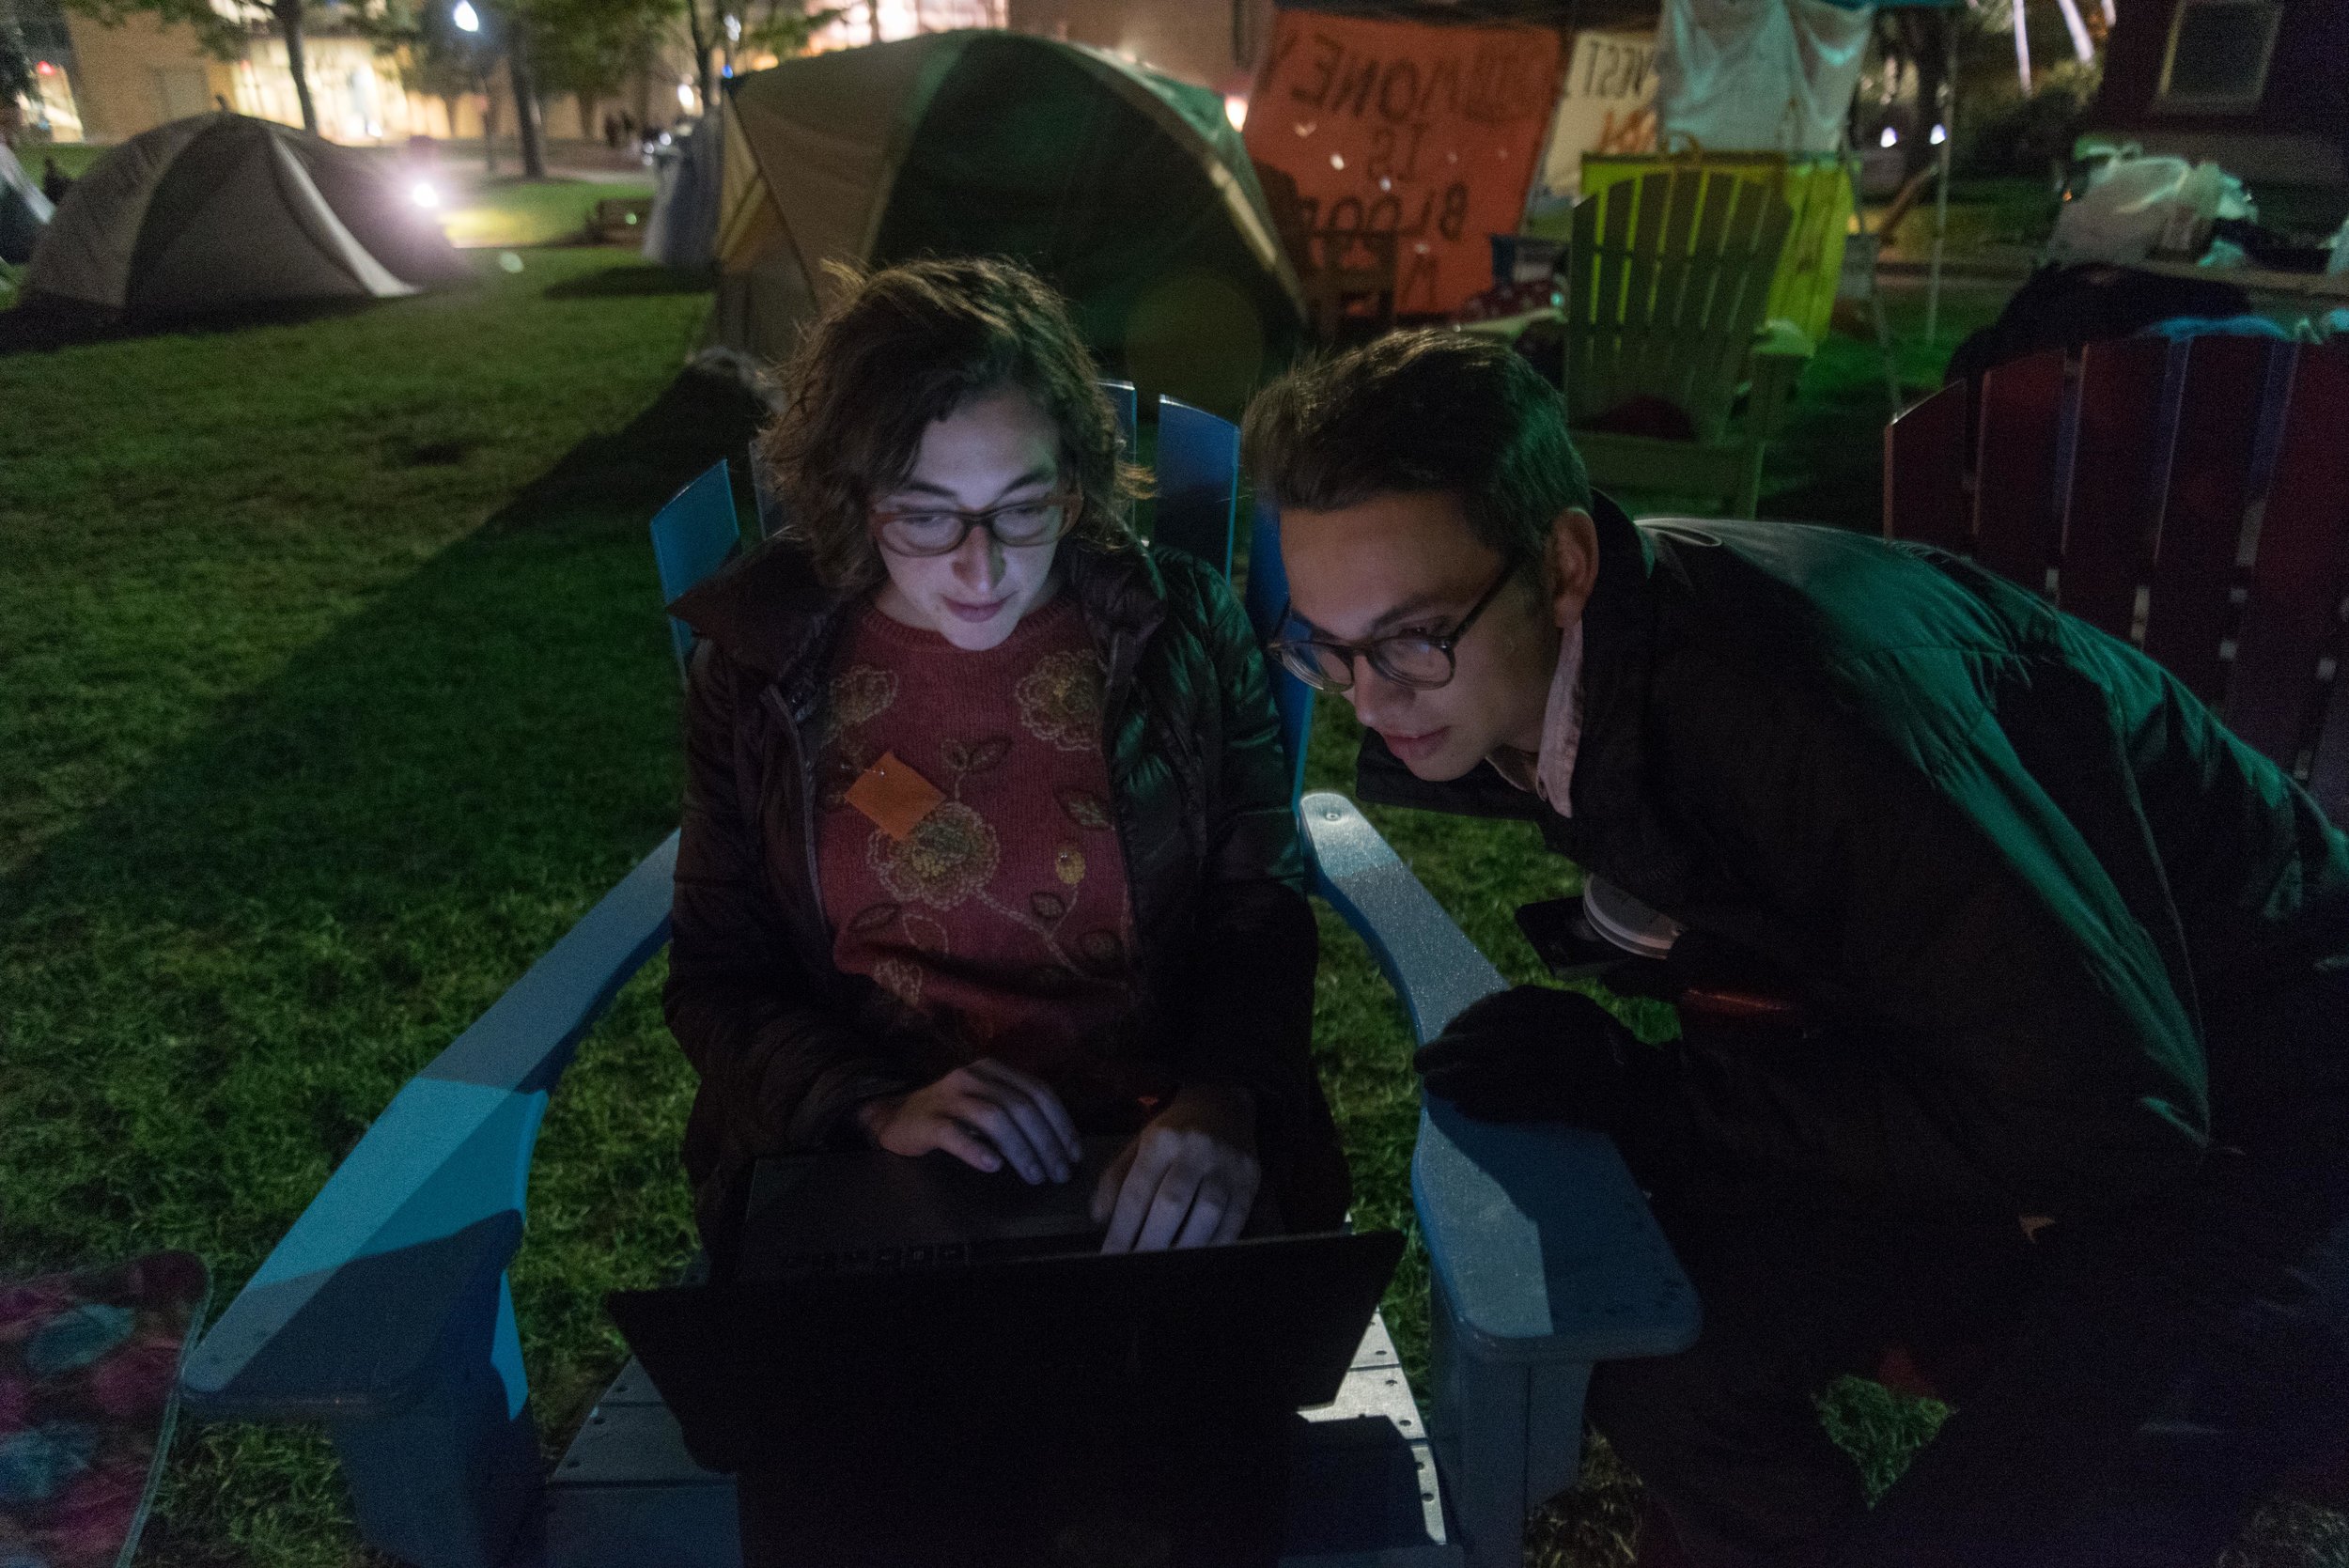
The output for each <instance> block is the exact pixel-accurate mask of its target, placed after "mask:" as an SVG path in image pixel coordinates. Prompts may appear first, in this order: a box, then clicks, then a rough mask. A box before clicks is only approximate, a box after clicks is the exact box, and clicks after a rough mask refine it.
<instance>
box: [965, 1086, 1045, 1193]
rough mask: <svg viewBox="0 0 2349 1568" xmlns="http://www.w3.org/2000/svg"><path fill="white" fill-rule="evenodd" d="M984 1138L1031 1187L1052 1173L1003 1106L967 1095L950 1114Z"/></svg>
mask: <svg viewBox="0 0 2349 1568" xmlns="http://www.w3.org/2000/svg"><path fill="white" fill-rule="evenodd" d="M950 1113H951V1114H952V1115H953V1116H954V1118H955V1119H956V1120H957V1121H959V1122H962V1123H964V1124H966V1125H968V1126H972V1127H973V1128H975V1129H977V1130H978V1131H979V1132H980V1133H981V1134H982V1135H984V1136H985V1137H986V1139H987V1141H988V1142H990V1143H992V1144H994V1145H995V1147H996V1148H997V1149H998V1150H1000V1151H1001V1152H1002V1154H1003V1157H1004V1158H1005V1159H1006V1160H1009V1161H1010V1162H1011V1168H1012V1169H1013V1170H1015V1171H1017V1172H1019V1176H1020V1179H1021V1180H1022V1181H1025V1182H1029V1183H1031V1184H1033V1183H1035V1182H1040V1181H1042V1180H1043V1179H1044V1178H1045V1176H1046V1174H1047V1173H1048V1172H1049V1169H1050V1168H1049V1167H1048V1165H1047V1164H1046V1162H1045V1159H1044V1157H1043V1156H1042V1155H1039V1154H1037V1153H1036V1151H1035V1146H1034V1143H1033V1142H1031V1141H1030V1140H1029V1138H1028V1134H1027V1132H1026V1130H1025V1129H1023V1128H1022V1127H1021V1126H1020V1125H1019V1120H1018V1118H1016V1117H1015V1116H1013V1114H1012V1113H1011V1111H1010V1110H1009V1109H1008V1108H1006V1107H1005V1106H1003V1104H1002V1103H1001V1102H999V1101H997V1100H995V1099H993V1098H991V1097H989V1096H988V1095H987V1094H971V1093H966V1094H963V1095H961V1096H960V1097H959V1099H958V1100H957V1103H956V1105H955V1106H954V1107H953V1109H952V1110H951V1112H950Z"/></svg>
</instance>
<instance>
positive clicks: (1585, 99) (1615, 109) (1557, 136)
mask: <svg viewBox="0 0 2349 1568" xmlns="http://www.w3.org/2000/svg"><path fill="white" fill-rule="evenodd" d="M1655 149H1656V33H1655V31H1654V29H1652V28H1651V29H1647V30H1644V31H1641V32H1621V33H1617V32H1606V33H1599V32H1581V33H1577V34H1576V35H1575V36H1574V59H1573V62H1572V63H1571V64H1570V65H1569V66H1568V67H1567V68H1566V90H1565V92H1564V93H1563V95H1561V96H1560V98H1559V100H1558V120H1557V123H1556V124H1555V125H1554V126H1553V127H1551V129H1550V133H1549V151H1548V154H1547V156H1545V158H1544V159H1543V167H1542V186H1543V187H1544V192H1543V194H1548V195H1553V196H1564V197H1569V198H1570V197H1572V196H1573V195H1574V194H1577V193H1578V192H1579V190H1580V189H1581V184H1582V155H1583V154H1584V153H1586V152H1653V151H1654V150H1655ZM1537 199H1538V198H1537Z"/></svg>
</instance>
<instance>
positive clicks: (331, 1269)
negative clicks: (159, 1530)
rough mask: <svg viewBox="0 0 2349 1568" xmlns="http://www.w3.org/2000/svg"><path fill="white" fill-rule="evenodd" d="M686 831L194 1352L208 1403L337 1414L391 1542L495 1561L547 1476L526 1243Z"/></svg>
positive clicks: (348, 1465)
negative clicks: (563, 1119)
mask: <svg viewBox="0 0 2349 1568" xmlns="http://www.w3.org/2000/svg"><path fill="white" fill-rule="evenodd" d="M676 863H677V835H676V834H674V833H672V834H671V835H670V836H669V837H668V839H667V840H666V841H664V842H663V843H662V844H661V846H660V847H659V848H657V849H655V850H654V851H653V852H652V853H651V854H650V855H647V856H646V858H645V859H644V860H643V861H642V862H639V863H638V865H637V866H636V868H635V869H634V870H633V871H631V872H630V873H629V875H628V877H626V878H625V879H624V880H622V881H621V883H620V884H619V885H618V886H617V887H615V888H614V889H613V890H612V892H610V893H606V894H605V895H604V896H603V898H602V899H601V900H599V902H598V903H597V905H596V907H595V908H593V909H591V910H589V911H588V913H587V915H586V916H585V918H583V920H581V921H580V923H579V924H577V925H576V926H574V927H573V928H572V929H571V930H570V932H569V933H568V935H566V936H565V937H564V938H563V939H562V940H561V941H559V942H557V943H556V944H555V945H554V947H553V948H552V949H551V950H550V951H549V952H548V953H547V954H546V955H545V956H544V957H542V958H540V959H539V960H538V961H537V963H536V964H534V965H532V966H531V968H530V970H529V972H528V973H526V974H524V975H523V976H522V977H521V979H520V980H519V981H517V982H515V984H514V985H513V986H512V987H511V988H510V989H508V990H507V991H506V994H505V995H504V996H502V997H500V998H499V999H498V1000H497V1001H496V1002H494V1003H493V1004H491V1006H490V1010H489V1011H488V1012H486V1013H484V1014H483V1015H482V1016H481V1017H480V1018H479V1019H477V1020H476V1021H475V1022H474V1024H473V1026H472V1027H471V1028H469V1029H467V1030H466V1031H465V1032H464V1033H462V1034H460V1035H459V1036H458V1038H457V1040H456V1041H455V1042H454V1043H453V1044H452V1045H450V1047H449V1048H447V1049H446V1050H444V1051H443V1052H442V1053H441V1054H440V1055H439V1056H438V1057H436V1058H434V1059H433V1061H432V1063H431V1064H430V1065H428V1066H427V1067H426V1068H425V1069H424V1070H423V1071H422V1072H421V1073H419V1074H417V1075H416V1077H415V1078H414V1079H412V1080H411V1081H410V1082H409V1083H408V1084H407V1085H406V1086H405V1087H404V1088H402V1089H401V1090H400V1092H399V1093H398V1094H397V1095H396V1096H395V1097H394V1098H393V1100H392V1103H391V1104H390V1105H389V1106H388V1107H386V1108H385V1109H384V1111H383V1114H382V1115H381V1116H379V1117H378V1118H377V1119H376V1120H375V1123H374V1124H373V1126H370V1127H369V1128H368V1129H367V1132H366V1136H365V1137H364V1138H362V1139H361V1140H360V1141H359V1143H358V1146H357V1147H356V1148H354V1149H353V1150H351V1152H350V1157H348V1158H346V1159H345V1160H344V1161H343V1162H342V1164H341V1165H340V1166H339V1167H337V1168H336V1169H335V1171H334V1174H333V1175H332V1176H331V1177H329V1178H328V1180H327V1183H326V1186H325V1187H324V1188H322V1189H321V1190H320V1191H319V1195H318V1196H317V1197H316V1198H314V1199H312V1200H311V1202H310V1206H309V1207H308V1208H306V1209H304V1210H303V1213H302V1216H301V1218H300V1219H297V1220H295V1222H294V1225H293V1228H292V1229H291V1230H290V1231H288V1233H287V1234H286V1236H285V1238H284V1239H283V1240H281V1241H280V1242H279V1243H278V1244H277V1246H276V1248H275V1249H274V1250H272V1252H271V1253H270V1255H269V1257H268V1258H267V1259H266V1260H264V1261H263V1263H262V1265H261V1266H260V1269H259V1270H258V1272H257V1273H256V1274H255V1275H254V1276H253V1279H252V1281H250V1282H249V1283H247V1284H246V1286H245V1287H244V1289H243V1290H242V1291H241V1292H240V1293H239V1295H238V1296H237V1298H236V1300H235V1301H234V1302H232V1303H230V1305H229V1307H228V1310H227V1311H226V1312H224V1313H222V1314H221V1317H220V1320H219V1322H217V1323H216V1324H214V1325H213V1327H212V1328H211V1331H210V1333H208V1334H206V1335H205V1336H204V1337H203V1339H202V1341H201V1342H200V1343H198V1344H197V1345H196V1347H195V1349H194V1351H193V1352H192V1353H191V1354H190V1356H189V1358H188V1363H187V1367H186V1369H185V1371H184V1373H183V1374H182V1376H181V1387H182V1389H183V1391H184V1393H185V1395H186V1398H187V1401H188V1403H189V1405H190V1406H191V1407H192V1408H193V1409H194V1410H196V1411H197V1412H199V1413H200V1414H204V1415H207V1416H212V1417H223V1418H236V1419H247V1420H251V1419H268V1420H280V1421H287V1420H319V1421H325V1422H327V1423H328V1425H329V1426H330V1428H331V1429H332V1431H333V1433H334V1441H335V1446H336V1449H337V1450H338V1451H339V1452H340V1453H341V1455H342V1459H343V1464H344V1469H345V1472H346V1474H347V1476H348V1477H349V1479H350V1487H351V1503H352V1510H353V1513H354V1514H356V1516H357V1518H358V1522H359V1528H360V1532H361V1534H362V1535H363V1536H364V1537H365V1538H366V1541H367V1543H368V1544H369V1545H373V1546H376V1547H377V1548H379V1549H381V1550H383V1551H387V1552H390V1553H392V1554H393V1555H394V1556H396V1557H398V1558H401V1559H403V1560H407V1561H410V1562H413V1563H419V1564H424V1565H426V1568H490V1565H491V1564H494V1563H496V1562H498V1561H499V1560H502V1558H503V1557H504V1556H505V1555H506V1551H507V1549H508V1548H509V1547H510V1546H511V1545H513V1544H514V1542H515V1540H516V1538H517V1535H518V1532H519V1531H520V1530H521V1529H522V1527H523V1526H524V1525H525V1524H526V1523H528V1522H529V1521H531V1520H532V1519H535V1517H536V1515H537V1509H536V1507H535V1503H536V1500H537V1496H538V1487H539V1483H540V1480H541V1473H540V1472H541V1462H540V1458H539V1454H538V1447H537V1434H536V1431H535V1427H534V1423H533V1421H532V1420H531V1416H530V1412H529V1408H528V1405H527V1393H528V1389H527V1385H526V1383H525V1381H524V1379H523V1375H522V1365H521V1341H520V1339H519V1338H518V1336H517V1334H516V1331H515V1324H514V1305H513V1298H512V1295H511V1293H510V1291H509V1290H508V1288H507V1285H506V1263H507V1262H508V1261H509V1260H510V1259H511V1258H512V1257H513V1255H514V1251H515V1250H516V1249H517V1248H518V1247H519V1246H520V1245H521V1232H522V1215H523V1209H524V1205H525V1203H526V1199H527V1188H528V1182H529V1175H530V1155H531V1149H532V1147H533V1145H534V1144H535V1143H536V1142H537V1135H538V1124H539V1121H540V1118H541V1117H542V1116H543V1115H544V1114H545V1111H546V1104H547V1097H548V1095H549V1094H551V1093H552V1090H553V1088H554V1084H555V1080H556V1079H559V1078H560V1077H561V1076H562V1073H563V1069H564V1068H565V1067H566V1066H568V1064H569V1063H570V1059H571V1056H572V1054H573V1052H574V1051H575V1050H576V1048H577V1047H578V1044H579V1041H580V1040H581V1039H582V1037H583V1036H584V1035H585V1034H586V1032H587V1031H588V1030H589V1029H590V1028H591V1027H593V1025H594V1023H595V1020H596V1018H597V1017H598V1016H599V1014H601V1013H602V1011H603V1010H604V1008H605V1007H606V1006H608V1005H609V1004H610V1002H611V1001H612V998H613V997H614V994H615V993H617V992H618V990H619V988H620V986H623V985H624V984H626V983H627V981H628V979H629V977H630V975H632V974H634V973H635V972H636V970H639V969H640V968H642V967H643V965H644V963H645V961H646V959H648V958H649V957H651V956H652V955H653V954H655V953H657V952H659V951H660V949H661V945H662V944H663V943H664V942H666V941H667V940H668V934H669V901H670V892H671V882H672V879H673V876H674V872H675V867H676Z"/></svg>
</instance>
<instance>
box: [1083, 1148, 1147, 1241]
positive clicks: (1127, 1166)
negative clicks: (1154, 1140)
mask: <svg viewBox="0 0 2349 1568" xmlns="http://www.w3.org/2000/svg"><path fill="white" fill-rule="evenodd" d="M1140 1147H1141V1141H1140V1140H1138V1139H1136V1140H1129V1141H1128V1142H1127V1144H1126V1146H1125V1147H1124V1148H1122V1149H1120V1150H1118V1151H1117V1157H1116V1158H1115V1159H1113V1160H1111V1161H1110V1168H1109V1169H1108V1170H1106V1171H1104V1172H1101V1179H1100V1180H1099V1181H1098V1182H1097V1183H1095V1184H1094V1188H1093V1204H1092V1210H1091V1212H1092V1215H1093V1222H1094V1223H1095V1224H1097V1225H1106V1224H1108V1223H1109V1220H1110V1215H1111V1213H1112V1211H1113V1210H1114V1209H1115V1208H1116V1207H1117V1195H1118V1194H1119V1193H1121V1192H1123V1191H1125V1190H1126V1173H1127V1172H1128V1171H1131V1170H1132V1169H1133V1168H1134V1152H1135V1150H1137V1149H1138V1148H1140ZM1101 1250H1103V1251H1105V1252H1107V1251H1116V1250H1119V1249H1116V1248H1112V1247H1110V1246H1108V1245H1106V1244H1104V1245H1103V1247H1102V1249H1101Z"/></svg>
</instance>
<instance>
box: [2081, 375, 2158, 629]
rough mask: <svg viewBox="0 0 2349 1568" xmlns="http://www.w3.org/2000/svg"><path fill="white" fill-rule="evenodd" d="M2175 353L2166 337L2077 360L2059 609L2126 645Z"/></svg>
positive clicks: (2146, 559) (2153, 508)
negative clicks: (2166, 381) (2168, 366)
mask: <svg viewBox="0 0 2349 1568" xmlns="http://www.w3.org/2000/svg"><path fill="white" fill-rule="evenodd" d="M2169 351H2170V345H2169V343H2168V342H2167V341H2166V340H2164V339H2161V338H2123V339H2121V340H2119V341H2117V342H2110V343H2092V344H2090V345H2089V346H2088V347H2087V349H2085V350H2083V351H2082V353H2081V355H2080V366H2079V390H2078V404H2077V407H2078V410H2079V420H2078V424H2077V429H2076V434H2075V437H2074V442H2073V447H2072V462H2071V491H2070V500H2069V502H2068V504H2067V505H2065V507H2064V511H2063V531H2062V540H2061V546H2060V549H2061V563H2060V565H2059V566H2058V567H2057V568H2056V602H2057V603H2058V604H2060V605H2061V606H2062V607H2063V608H2064V609H2066V610H2068V611H2070V612H2071V613H2073V614H2075V615H2077V616H2078V617H2079V618H2080V619H2082V620H2084V621H2086V622H2088V623H2089V624H2090V625H2091V626H2093V627H2096V628H2098V629H2101V630H2104V631H2108V632H2110V633H2111V634H2112V635H2113V636H2115V637H2119V638H2122V639H2123V640H2124V641H2125V640H2127V639H2128V638H2129V636H2130V634H2131V631H2132V629H2133V627H2134V623H2135V621H2136V618H2137V590H2138V585H2139V583H2141V582H2144V581H2145V575H2146V569H2147V567H2148V565H2149V563H2150V562H2151V560H2152V558H2153V543H2154V535H2155V531H2156V528H2157V526H2158V523H2159V520H2160V516H2161V514H2160V511H2159V505H2160V500H2161V498H2160V496H2159V495H2158V494H2156V493H2155V484H2156V480H2155V475H2157V474H2161V473H2162V472H2163V471H2164V470H2165V468H2166V467H2167V466H2168V465H2167V463H2166V462H2165V461H2164V460H2163V459H2164V458H2166V456H2167V454H2166V453H2164V452H2163V451H2161V450H2160V447H2161V443H2162V442H2165V441H2167V440H2168V439H2169V427H2167V426H2166V425H2165V422H2164V421H2163V420H2162V418H2161V398H2162V385H2163V380H2162V373H2163V368H2164V365H2165V363H2166V360H2167V356H2168V354H2169Z"/></svg>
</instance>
